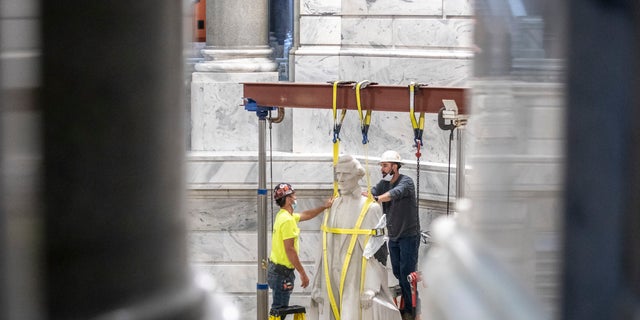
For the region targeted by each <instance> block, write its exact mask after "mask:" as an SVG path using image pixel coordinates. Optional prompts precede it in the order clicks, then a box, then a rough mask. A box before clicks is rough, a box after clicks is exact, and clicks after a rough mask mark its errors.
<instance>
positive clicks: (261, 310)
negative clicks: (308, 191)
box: [257, 117, 269, 320]
mask: <svg viewBox="0 0 640 320" xmlns="http://www.w3.org/2000/svg"><path fill="white" fill-rule="evenodd" d="M265 133H266V118H265V117H260V118H259V121H258V140H259V143H258V283H257V299H258V318H257V319H258V320H265V319H267V308H268V302H269V298H268V293H269V286H268V285H267V269H266V263H267V189H266V185H267V183H266V177H267V174H266V156H265V154H266V152H265V144H266V134H265Z"/></svg>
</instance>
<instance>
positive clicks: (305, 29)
mask: <svg viewBox="0 0 640 320" xmlns="http://www.w3.org/2000/svg"><path fill="white" fill-rule="evenodd" d="M341 21H342V20H341V19H340V17H337V16H308V17H301V18H300V45H301V46H305V45H339V44H340V40H341V39H340V29H341Z"/></svg>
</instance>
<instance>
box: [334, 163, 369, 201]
mask: <svg viewBox="0 0 640 320" xmlns="http://www.w3.org/2000/svg"><path fill="white" fill-rule="evenodd" d="M364 174H365V171H364V168H363V167H362V165H361V164H360V161H358V160H357V159H355V158H353V157H352V156H350V155H343V156H341V157H340V158H339V159H338V163H337V164H336V179H337V180H338V187H339V188H340V190H342V191H344V192H350V191H353V190H355V189H356V188H357V189H358V190H360V185H359V184H358V181H360V179H361V178H362V177H364Z"/></svg>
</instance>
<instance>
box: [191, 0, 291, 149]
mask: <svg viewBox="0 0 640 320" xmlns="http://www.w3.org/2000/svg"><path fill="white" fill-rule="evenodd" d="M206 11H207V18H206V19H207V23H206V25H207V45H206V47H205V48H204V49H203V50H202V54H203V56H204V58H205V61H203V62H202V63H198V64H196V66H195V70H196V72H194V73H193V74H192V84H191V124H192V131H191V150H194V151H216V152H218V151H257V150H258V144H257V141H258V136H257V119H256V116H255V114H252V113H250V112H247V111H244V109H243V108H242V106H241V104H242V98H243V91H242V85H241V83H244V82H275V81H278V73H277V71H276V69H277V64H276V63H275V61H274V60H273V58H272V49H271V48H270V47H269V45H268V39H269V38H268V33H269V28H268V25H269V3H268V0H249V1H235V0H209V1H207V8H206ZM251 98H254V99H256V100H258V99H259V97H251ZM258 102H259V100H258ZM274 116H275V115H274ZM274 127H275V128H274V132H276V133H275V135H276V137H278V135H277V130H278V129H277V128H278V127H282V126H274ZM238 132H243V133H247V134H243V135H238V134H237V133H238ZM286 136H288V135H285V138H284V140H283V139H280V138H276V139H274V142H275V143H274V145H281V144H282V143H283V141H284V143H285V144H286V141H287V140H290V138H286ZM276 149H278V148H276ZM280 150H283V149H282V148H280ZM285 150H286V148H285Z"/></svg>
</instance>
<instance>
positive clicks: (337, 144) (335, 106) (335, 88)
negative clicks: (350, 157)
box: [332, 81, 347, 197]
mask: <svg viewBox="0 0 640 320" xmlns="http://www.w3.org/2000/svg"><path fill="white" fill-rule="evenodd" d="M339 84H340V81H334V82H333V95H332V101H333V128H334V130H335V128H336V126H337V125H338V124H340V125H342V121H343V120H344V116H345V115H346V114H347V109H342V113H341V115H340V121H339V122H338V121H337V119H338V85H339ZM334 134H335V132H334ZM334 138H335V139H334V140H335V141H334V142H333V196H334V197H337V196H338V179H337V177H336V165H338V157H339V156H340V139H339V138H338V137H336V136H334Z"/></svg>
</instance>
